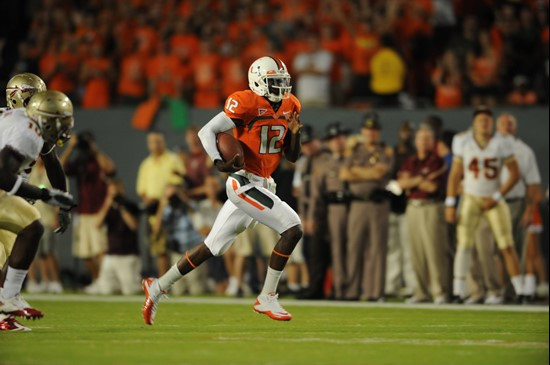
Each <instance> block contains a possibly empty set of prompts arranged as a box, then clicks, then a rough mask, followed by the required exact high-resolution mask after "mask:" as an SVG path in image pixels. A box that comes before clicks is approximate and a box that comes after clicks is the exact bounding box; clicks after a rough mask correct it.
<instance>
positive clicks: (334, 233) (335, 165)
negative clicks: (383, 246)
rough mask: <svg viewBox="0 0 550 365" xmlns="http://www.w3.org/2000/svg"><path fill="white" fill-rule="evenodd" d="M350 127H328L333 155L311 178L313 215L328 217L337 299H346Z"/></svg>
mask: <svg viewBox="0 0 550 365" xmlns="http://www.w3.org/2000/svg"><path fill="white" fill-rule="evenodd" d="M347 134H348V131H347V130H344V129H343V128H342V125H341V123H340V122H334V123H331V124H329V125H328V126H327V129H326V132H325V138H324V140H325V143H326V145H327V147H328V148H329V150H330V152H331V153H330V155H328V154H327V155H325V156H324V158H323V159H322V162H323V164H322V168H320V169H316V170H315V171H314V174H313V179H312V198H311V204H310V209H311V210H310V214H309V215H310V216H311V217H313V219H314V221H315V222H323V221H324V218H323V217H326V219H327V220H328V231H329V237H330V251H331V258H332V279H333V286H334V292H333V293H334V298H335V299H344V294H345V293H344V289H345V284H346V272H345V265H346V256H345V252H346V242H347V239H346V238H347V222H348V219H347V218H348V206H349V202H350V193H349V190H348V186H347V183H345V182H344V181H342V180H340V177H339V174H338V172H339V169H340V167H341V166H342V165H343V164H344V162H345V156H344V151H345V148H346V135H347Z"/></svg>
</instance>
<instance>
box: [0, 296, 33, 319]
mask: <svg viewBox="0 0 550 365" xmlns="http://www.w3.org/2000/svg"><path fill="white" fill-rule="evenodd" d="M0 313H4V314H8V315H12V316H17V317H24V318H26V319H40V318H42V317H44V313H42V312H41V311H39V310H38V309H34V308H33V307H31V305H30V304H29V303H27V301H26V300H25V299H23V297H22V296H21V294H17V295H16V296H14V297H11V298H9V299H3V298H0Z"/></svg>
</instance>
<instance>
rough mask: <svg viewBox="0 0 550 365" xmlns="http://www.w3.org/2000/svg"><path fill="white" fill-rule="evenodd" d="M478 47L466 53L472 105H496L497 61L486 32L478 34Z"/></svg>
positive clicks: (495, 52)
mask: <svg viewBox="0 0 550 365" xmlns="http://www.w3.org/2000/svg"><path fill="white" fill-rule="evenodd" d="M478 40H479V45H478V47H477V49H476V50H474V51H470V52H469V53H468V77H469V79H470V82H471V83H472V92H471V98H470V102H471V103H472V105H480V104H485V105H488V106H492V105H495V104H496V95H497V93H498V71H499V59H498V55H497V51H496V49H495V48H494V47H493V46H492V44H491V39H490V37H489V33H488V32H487V31H483V32H480V33H479V37H478Z"/></svg>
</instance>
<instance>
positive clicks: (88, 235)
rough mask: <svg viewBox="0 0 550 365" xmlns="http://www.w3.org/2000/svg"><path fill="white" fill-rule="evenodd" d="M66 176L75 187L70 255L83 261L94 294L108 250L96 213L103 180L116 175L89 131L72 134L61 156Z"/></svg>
mask: <svg viewBox="0 0 550 365" xmlns="http://www.w3.org/2000/svg"><path fill="white" fill-rule="evenodd" d="M60 160H61V163H62V165H63V168H64V169H65V173H66V174H67V176H69V177H72V178H75V179H76V184H77V186H78V207H77V213H78V216H77V217H75V221H74V230H73V232H74V238H73V255H74V256H76V257H78V258H81V259H82V260H84V264H85V265H86V267H87V268H88V270H89V271H90V275H91V277H92V284H91V285H90V286H88V287H86V288H85V291H86V292H87V293H97V289H98V288H97V285H96V283H95V282H96V279H97V277H98V274H99V267H100V265H101V259H102V256H103V254H104V253H105V250H106V248H107V231H106V229H105V227H104V226H102V227H98V226H97V224H96V222H97V214H98V212H99V210H100V209H101V207H102V205H103V202H104V201H105V197H106V195H107V183H106V182H105V179H106V177H108V176H112V175H113V174H114V173H115V165H114V163H113V161H112V160H111V159H110V158H109V157H108V156H107V155H106V154H105V153H104V152H102V151H100V150H99V148H98V147H97V144H96V142H95V138H94V136H93V134H92V133H91V132H82V133H79V134H78V135H76V134H75V135H74V136H73V137H72V138H71V140H70V141H69V144H68V146H67V149H66V150H65V151H63V154H62V155H61V157H60Z"/></svg>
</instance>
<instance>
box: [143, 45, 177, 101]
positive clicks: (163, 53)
mask: <svg viewBox="0 0 550 365" xmlns="http://www.w3.org/2000/svg"><path fill="white" fill-rule="evenodd" d="M183 75H184V71H183V66H182V65H181V63H180V60H179V59H178V57H177V56H175V55H174V54H172V53H170V44H169V42H168V40H166V39H165V40H162V42H161V44H160V49H159V52H158V53H157V54H156V55H155V56H153V57H152V58H151V59H150V60H149V61H148V62H147V78H148V81H149V91H150V92H151V93H152V94H154V95H158V96H169V97H172V98H179V97H181V88H182V77H183Z"/></svg>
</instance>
